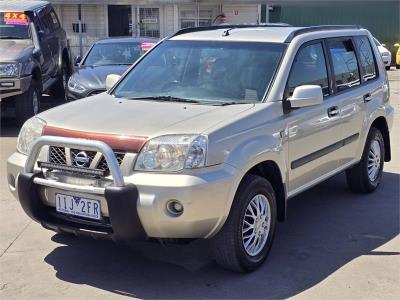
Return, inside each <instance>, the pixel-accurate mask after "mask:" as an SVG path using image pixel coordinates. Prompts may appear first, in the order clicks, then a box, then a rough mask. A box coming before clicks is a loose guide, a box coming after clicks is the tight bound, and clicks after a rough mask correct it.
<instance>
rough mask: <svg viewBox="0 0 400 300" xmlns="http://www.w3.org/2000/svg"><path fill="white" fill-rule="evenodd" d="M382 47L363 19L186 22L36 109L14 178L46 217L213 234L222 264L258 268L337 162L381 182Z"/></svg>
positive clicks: (360, 185)
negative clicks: (87, 84)
mask: <svg viewBox="0 0 400 300" xmlns="http://www.w3.org/2000/svg"><path fill="white" fill-rule="evenodd" d="M379 55H380V54H379V51H378V49H377V47H376V45H375V43H374V40H373V37H372V36H371V34H370V33H369V32H368V31H367V30H365V29H362V28H360V27H358V26H317V27H306V28H297V27H289V26H285V25H282V24H275V25H274V24H266V25H259V26H252V25H223V26H212V27H203V28H190V29H183V30H180V31H178V32H177V33H176V34H174V35H173V36H171V37H169V38H167V39H164V40H163V41H161V42H160V43H158V44H157V45H156V46H155V47H154V48H153V49H152V50H150V51H149V52H148V53H147V54H145V55H144V56H142V57H141V58H140V59H139V60H138V61H137V62H136V63H135V64H134V65H133V66H132V67H131V68H130V69H129V70H128V71H127V72H126V73H125V74H124V75H123V76H122V77H121V78H119V76H117V75H109V76H108V78H107V85H108V87H109V90H108V92H107V93H103V94H99V95H95V96H92V97H88V98H85V99H82V100H79V101H75V102H72V103H69V104H65V105H62V106H60V107H57V108H54V109H51V110H49V111H46V112H43V113H41V114H39V115H37V116H36V117H34V118H32V119H30V120H28V121H27V122H26V123H25V125H24V126H23V127H22V129H21V132H20V134H19V137H18V142H17V151H16V152H15V153H14V154H13V155H12V156H11V157H10V158H9V160H8V173H7V177H8V182H9V187H10V190H11V191H12V192H13V193H14V195H15V196H16V197H17V198H18V199H19V201H20V203H21V206H22V208H23V209H24V210H25V212H26V213H27V214H28V215H29V216H30V217H31V218H32V219H34V220H36V221H37V222H39V223H41V224H42V225H43V227H45V228H47V229H51V230H55V231H57V232H61V233H73V234H76V235H89V236H104V237H110V238H112V239H114V240H116V241H129V240H134V239H159V240H165V241H176V242H179V241H182V240H185V241H186V240H188V239H199V238H200V239H209V241H210V244H211V245H212V249H213V253H214V258H215V260H216V261H217V262H218V263H219V264H220V265H221V266H223V267H225V268H228V269H230V270H235V271H242V272H248V271H252V270H255V269H256V268H257V267H259V266H260V265H261V264H262V262H263V261H264V260H265V259H266V257H267V255H268V252H269V250H270V249H271V246H272V241H273V238H274V233H275V227H276V224H277V221H283V220H284V219H285V217H286V210H287V203H288V200H289V199H290V198H293V196H295V195H297V194H299V193H301V192H303V191H305V190H307V189H309V188H310V187H312V186H314V185H316V184H318V183H320V182H321V181H324V180H325V179H327V178H329V177H331V176H333V175H335V174H337V173H339V172H342V171H346V174H347V180H348V185H349V188H350V189H351V190H352V191H354V192H360V193H369V192H373V191H374V190H375V189H376V188H377V187H378V186H379V184H380V182H381V180H382V170H383V164H384V162H385V161H389V160H390V158H391V156H390V140H389V129H390V128H391V126H392V122H393V107H392V106H391V105H390V103H389V84H388V78H387V75H386V72H385V68H384V65H383V63H382V60H381V59H380V58H379ZM316 226H318V225H317V224H316Z"/></svg>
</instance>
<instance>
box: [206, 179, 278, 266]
mask: <svg viewBox="0 0 400 300" xmlns="http://www.w3.org/2000/svg"><path fill="white" fill-rule="evenodd" d="M276 219H277V217H276V197H275V192H274V190H273V188H272V186H271V184H270V183H269V182H268V180H266V179H264V178H262V177H260V176H256V175H246V177H245V178H244V179H243V181H242V182H241V184H240V186H239V188H238V191H237V192H236V195H235V199H234V200H233V204H232V207H231V210H230V213H229V217H228V219H227V220H226V222H225V224H224V226H223V228H222V229H221V231H220V232H219V233H218V234H217V235H216V236H215V238H214V239H213V256H214V259H215V260H216V262H217V263H218V264H219V265H220V266H221V267H223V268H225V269H228V270H231V271H236V272H251V271H254V270H255V269H257V268H258V267H259V266H260V265H261V264H262V263H263V262H264V260H265V259H266V258H267V256H268V253H269V251H270V249H271V246H272V242H273V238H274V233H275V224H276Z"/></svg>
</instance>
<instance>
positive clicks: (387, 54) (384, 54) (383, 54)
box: [382, 52, 390, 56]
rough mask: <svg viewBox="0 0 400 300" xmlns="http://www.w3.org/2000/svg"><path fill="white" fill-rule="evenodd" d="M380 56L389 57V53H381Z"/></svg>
mask: <svg viewBox="0 0 400 300" xmlns="http://www.w3.org/2000/svg"><path fill="white" fill-rule="evenodd" d="M382 56H390V52H382Z"/></svg>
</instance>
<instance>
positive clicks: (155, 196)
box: [8, 137, 240, 240]
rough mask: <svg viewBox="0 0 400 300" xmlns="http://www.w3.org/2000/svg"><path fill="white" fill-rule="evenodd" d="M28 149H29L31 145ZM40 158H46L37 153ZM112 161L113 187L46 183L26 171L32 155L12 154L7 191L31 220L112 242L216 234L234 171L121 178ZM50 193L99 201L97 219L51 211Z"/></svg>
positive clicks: (235, 177)
mask: <svg viewBox="0 0 400 300" xmlns="http://www.w3.org/2000/svg"><path fill="white" fill-rule="evenodd" d="M39 140H42V141H43V140H44V144H43V145H49V144H54V143H53V142H49V140H51V141H54V140H57V143H58V142H60V143H61V142H62V143H63V144H65V141H71V140H73V141H71V143H72V144H74V145H77V143H78V146H79V147H80V148H85V147H84V146H82V145H87V143H93V141H87V140H78V139H65V138H54V137H42V138H40V139H39ZM39 142H40V141H39ZM36 143H37V142H36ZM57 143H55V144H57ZM96 144H97V145H101V147H103V148H104V149H100V150H101V152H102V153H104V152H105V151H112V150H111V149H110V148H109V147H108V146H107V145H106V144H104V143H101V142H96ZM39 148H40V147H39ZM39 148H38V149H39ZM32 149H33V151H34V147H33V148H32ZM91 149H92V148H91ZM96 149H97V150H99V148H96ZM87 150H90V149H87ZM37 152H39V150H37ZM111 153H112V152H111ZM40 155H41V156H42V157H45V156H46V155H43V153H41V154H40ZM34 156H35V155H34ZM37 156H38V155H36V157H37ZM39 159H40V158H39ZM112 159H113V157H112V156H111V155H110V156H109V159H108V160H107V162H108V163H109V166H110V171H111V174H112V176H111V177H112V178H111V179H109V182H110V183H111V182H112V180H114V183H113V184H108V185H106V186H105V187H95V186H93V185H76V184H75V185H71V184H67V183H64V182H56V181H54V180H48V179H46V178H45V176H44V174H43V172H41V170H40V169H38V168H37V167H36V169H34V168H33V167H32V168H31V169H30V168H29V167H28V168H27V167H26V166H27V165H32V161H33V158H32V153H31V155H30V156H29V159H28V157H27V156H25V155H22V154H19V153H14V154H13V155H12V156H11V157H10V158H9V160H8V181H9V186H10V190H11V191H12V192H13V193H14V195H15V196H16V197H17V198H19V200H20V202H21V206H22V207H23V209H24V210H25V212H26V213H27V214H28V215H29V216H30V217H31V218H32V219H34V220H36V221H38V222H39V223H41V224H42V225H43V226H44V227H46V228H49V229H53V230H56V231H67V232H73V233H75V234H82V235H87V234H89V235H95V236H97V235H102V236H107V237H111V238H113V239H116V240H132V239H137V238H138V239H142V238H146V237H154V238H208V237H211V236H213V235H214V234H215V233H217V232H218V230H219V229H220V228H221V227H222V225H223V223H224V221H225V220H226V218H227V216H228V213H229V207H230V204H231V201H232V199H233V196H234V192H233V191H235V190H236V185H237V184H238V180H239V178H240V174H239V171H238V170H237V169H235V168H234V167H231V166H230V165H225V164H222V165H218V166H214V167H208V168H203V169H199V170H192V171H191V172H190V173H185V174H183V173H177V174H161V173H157V174H156V173H143V172H132V173H131V174H130V175H129V176H124V177H122V176H120V175H121V173H120V170H119V167H116V168H114V167H112V166H113V162H112V161H111V160H112ZM109 160H110V161H109ZM35 161H36V159H35ZM32 166H33V165H32ZM113 170H114V171H113ZM118 172H119V174H116V173H118ZM121 177H122V178H121ZM121 179H122V182H121ZM116 181H118V182H116ZM56 192H58V193H63V194H67V195H78V196H81V197H85V198H88V199H97V200H99V201H100V202H101V207H102V209H101V211H102V217H103V221H102V222H97V221H88V220H82V219H81V218H76V217H71V216H67V215H63V214H60V213H57V212H56V210H55V208H54V206H55V201H54V195H55V193H56ZM170 200H178V201H179V202H181V203H182V205H183V207H184V212H183V214H182V215H180V216H179V217H176V216H172V215H171V214H169V213H168V211H167V209H166V205H167V203H168V202H169V201H170Z"/></svg>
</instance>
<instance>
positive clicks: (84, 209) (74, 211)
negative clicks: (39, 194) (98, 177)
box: [56, 194, 101, 220]
mask: <svg viewBox="0 0 400 300" xmlns="http://www.w3.org/2000/svg"><path fill="white" fill-rule="evenodd" d="M56 210H57V211H58V212H60V213H64V214H69V215H74V216H78V217H84V218H89V219H95V220H100V218H101V210H100V202H99V201H97V200H91V199H85V198H81V197H76V196H69V195H63V194H56Z"/></svg>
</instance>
